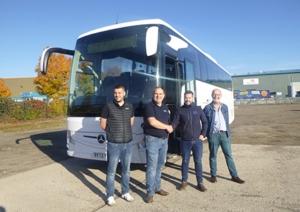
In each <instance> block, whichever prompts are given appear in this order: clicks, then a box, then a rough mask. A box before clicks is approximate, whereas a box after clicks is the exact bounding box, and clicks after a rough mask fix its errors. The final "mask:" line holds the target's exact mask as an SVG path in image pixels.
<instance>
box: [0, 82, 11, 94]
mask: <svg viewBox="0 0 300 212" xmlns="http://www.w3.org/2000/svg"><path fill="white" fill-rule="evenodd" d="M10 95H11V92H10V90H9V88H8V87H6V86H5V85H4V80H3V79H2V78H0V97H9V96H10Z"/></svg>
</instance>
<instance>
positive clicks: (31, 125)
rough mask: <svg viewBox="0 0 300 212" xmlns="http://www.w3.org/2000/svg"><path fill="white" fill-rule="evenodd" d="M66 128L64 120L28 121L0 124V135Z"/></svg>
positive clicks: (62, 118) (63, 118)
mask: <svg viewBox="0 0 300 212" xmlns="http://www.w3.org/2000/svg"><path fill="white" fill-rule="evenodd" d="M59 126H66V118H65V117H58V118H55V119H39V120H28V121H20V122H14V123H0V133H9V132H20V131H29V130H35V129H44V128H51V127H59Z"/></svg>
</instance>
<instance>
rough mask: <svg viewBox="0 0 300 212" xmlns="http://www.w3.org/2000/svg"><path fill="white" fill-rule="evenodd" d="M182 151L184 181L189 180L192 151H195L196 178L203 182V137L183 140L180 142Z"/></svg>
mask: <svg viewBox="0 0 300 212" xmlns="http://www.w3.org/2000/svg"><path fill="white" fill-rule="evenodd" d="M180 146H181V152H182V164H181V175H182V182H187V180H188V172H189V163H190V155H191V151H193V156H194V163H195V170H196V179H197V183H198V184H200V183H203V177H202V153H203V141H202V140H201V139H197V140H193V141H185V140H181V142H180Z"/></svg>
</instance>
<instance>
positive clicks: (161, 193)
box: [155, 189, 169, 196]
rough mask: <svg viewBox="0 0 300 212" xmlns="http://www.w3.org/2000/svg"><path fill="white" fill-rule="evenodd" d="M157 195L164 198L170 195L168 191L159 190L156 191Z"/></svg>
mask: <svg viewBox="0 0 300 212" xmlns="http://www.w3.org/2000/svg"><path fill="white" fill-rule="evenodd" d="M155 193H156V194H160V195H162V196H167V195H168V194H169V193H168V192H166V191H164V190H162V189H160V190H158V191H155Z"/></svg>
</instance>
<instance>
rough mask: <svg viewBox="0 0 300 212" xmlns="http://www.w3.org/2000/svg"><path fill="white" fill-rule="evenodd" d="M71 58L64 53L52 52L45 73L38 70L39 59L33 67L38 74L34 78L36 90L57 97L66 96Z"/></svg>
mask: <svg viewBox="0 0 300 212" xmlns="http://www.w3.org/2000/svg"><path fill="white" fill-rule="evenodd" d="M40 60H41V58H40ZM71 63H72V59H71V58H69V57H67V56H65V55H64V54H52V55H51V57H50V58H49V61H48V68H47V73H46V75H43V74H42V73H41V72H40V68H39V67H40V61H39V63H38V65H37V67H36V69H35V72H37V74H38V76H37V77H36V78H35V79H34V84H36V85H37V86H36V87H35V90H36V92H38V93H39V94H41V95H47V96H48V97H50V98H53V99H58V98H61V97H63V96H67V94H68V88H69V76H70V69H71Z"/></svg>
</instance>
